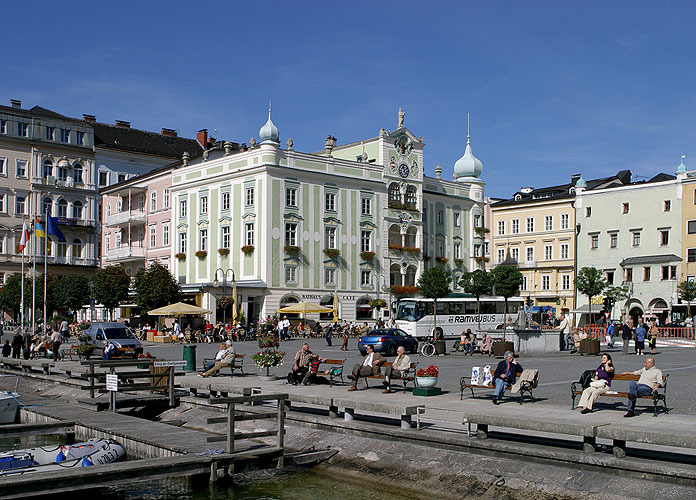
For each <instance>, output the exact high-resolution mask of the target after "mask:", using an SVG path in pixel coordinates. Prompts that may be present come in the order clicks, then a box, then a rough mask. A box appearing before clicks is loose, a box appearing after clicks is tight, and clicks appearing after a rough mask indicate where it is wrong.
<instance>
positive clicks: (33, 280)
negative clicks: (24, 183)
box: [31, 190, 38, 334]
mask: <svg viewBox="0 0 696 500" xmlns="http://www.w3.org/2000/svg"><path fill="white" fill-rule="evenodd" d="M32 201H33V202H34V204H35V203H36V193H34V191H33V190H32ZM31 224H32V227H33V229H34V230H33V231H32V233H33V234H32V236H33V237H34V244H33V245H32V253H33V254H34V256H33V258H32V264H31V270H32V278H31V333H32V334H33V333H35V331H36V247H37V246H38V245H37V244H36V238H37V236H36V209H34V216H33V218H32V221H31Z"/></svg>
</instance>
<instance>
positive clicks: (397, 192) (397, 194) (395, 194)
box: [389, 182, 401, 203]
mask: <svg viewBox="0 0 696 500" xmlns="http://www.w3.org/2000/svg"><path fill="white" fill-rule="evenodd" d="M389 201H390V202H396V203H401V189H400V188H399V184H398V183H397V182H392V183H391V184H389Z"/></svg>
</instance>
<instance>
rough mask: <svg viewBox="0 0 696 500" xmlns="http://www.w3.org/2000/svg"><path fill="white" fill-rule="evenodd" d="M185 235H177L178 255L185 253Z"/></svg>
mask: <svg viewBox="0 0 696 500" xmlns="http://www.w3.org/2000/svg"><path fill="white" fill-rule="evenodd" d="M187 236H188V235H187V234H186V233H179V253H184V254H185V253H186V238H187Z"/></svg>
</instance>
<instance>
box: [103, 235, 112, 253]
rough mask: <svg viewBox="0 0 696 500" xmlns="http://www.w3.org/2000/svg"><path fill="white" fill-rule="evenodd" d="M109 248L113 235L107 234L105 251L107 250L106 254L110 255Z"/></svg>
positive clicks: (105, 236)
mask: <svg viewBox="0 0 696 500" xmlns="http://www.w3.org/2000/svg"><path fill="white" fill-rule="evenodd" d="M109 246H111V235H110V234H108V233H107V234H105V235H104V250H106V253H109Z"/></svg>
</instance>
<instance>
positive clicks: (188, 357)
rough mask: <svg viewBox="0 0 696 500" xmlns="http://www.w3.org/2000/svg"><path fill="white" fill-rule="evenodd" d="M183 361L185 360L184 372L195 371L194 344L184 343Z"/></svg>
mask: <svg viewBox="0 0 696 500" xmlns="http://www.w3.org/2000/svg"><path fill="white" fill-rule="evenodd" d="M183 359H184V361H186V366H185V367H184V371H185V372H195V371H196V344H186V345H184V356H183Z"/></svg>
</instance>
